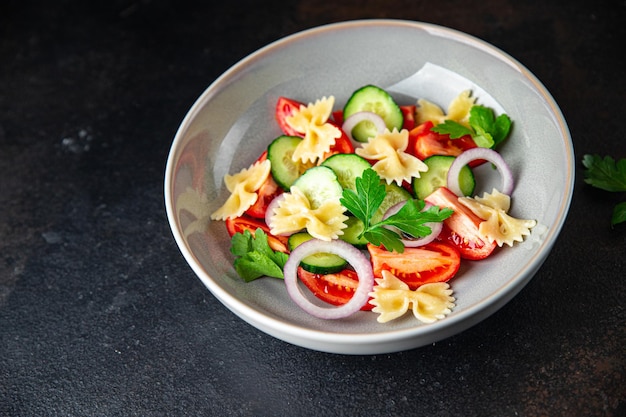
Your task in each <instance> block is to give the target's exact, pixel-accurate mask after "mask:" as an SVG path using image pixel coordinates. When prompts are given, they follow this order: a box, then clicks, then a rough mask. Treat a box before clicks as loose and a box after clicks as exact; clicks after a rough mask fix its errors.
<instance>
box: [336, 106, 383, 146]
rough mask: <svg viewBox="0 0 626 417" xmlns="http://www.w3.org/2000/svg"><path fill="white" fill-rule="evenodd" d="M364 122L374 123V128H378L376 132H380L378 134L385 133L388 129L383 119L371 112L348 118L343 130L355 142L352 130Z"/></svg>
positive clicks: (356, 114) (352, 115)
mask: <svg viewBox="0 0 626 417" xmlns="http://www.w3.org/2000/svg"><path fill="white" fill-rule="evenodd" d="M363 121H369V122H372V123H374V126H376V130H378V133H383V132H384V131H385V129H386V128H387V125H386V124H385V121H384V120H383V118H382V117H380V116H379V115H378V114H376V113H374V112H371V111H360V112H356V113H354V114H351V115H350V116H348V118H346V120H344V122H343V125H342V126H341V128H342V129H343V131H344V132H346V135H348V137H349V138H350V140H355V139H354V138H353V137H352V129H354V127H355V126H356V125H358V124H359V123H361V122H363Z"/></svg>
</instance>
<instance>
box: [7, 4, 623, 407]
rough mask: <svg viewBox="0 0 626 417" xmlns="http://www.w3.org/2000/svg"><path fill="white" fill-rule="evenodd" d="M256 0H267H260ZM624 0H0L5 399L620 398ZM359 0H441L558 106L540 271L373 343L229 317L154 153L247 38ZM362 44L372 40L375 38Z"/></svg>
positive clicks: (612, 401) (599, 403)
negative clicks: (306, 340) (548, 247)
mask: <svg viewBox="0 0 626 417" xmlns="http://www.w3.org/2000/svg"><path fill="white" fill-rule="evenodd" d="M261 3H263V5H262V6H260V4H261ZM625 11H626V6H625V2H624V1H623V0H620V1H602V0H597V1H544V0H541V1H534V0H533V1H528V2H518V1H513V0H509V1H490V0H485V1H482V2H475V3H472V2H464V1H450V2H432V1H431V2H427V1H419V0H415V1H408V0H406V1H400V0H389V1H370V0H359V1H356V0H344V1H342V2H336V3H330V2H328V3H326V2H309V1H291V2H289V1H273V0H272V1H265V2H260V1H256V0H254V1H252V0H248V1H230V2H219V3H215V4H214V3H210V2H186V1H176V2H168V1H150V0H137V1H131V0H113V1H108V2H87V1H57V2H44V1H40V2H33V1H28V0H20V1H15V0H8V1H3V2H2V3H1V4H0V172H1V175H2V176H1V178H0V415H9V416H131V415H133V416H151V415H155V416H166V415H167V416H175V415H194V416H195V415H211V416H226V415H233V416H344V415H345V416H356V415H362V416H411V415H415V416H418V415H419V416H624V415H626V388H625V387H626V358H625V347H624V346H625V342H626V324H625V321H626V313H625V311H624V299H625V297H626V281H625V280H626V276H625V275H626V274H625V272H626V268H625V262H624V260H625V259H626V227H624V225H621V226H619V227H615V228H611V226H610V224H609V220H610V216H611V211H612V208H613V206H614V205H615V204H616V203H617V202H618V201H620V200H624V195H623V194H622V195H619V194H609V193H606V192H603V191H600V190H596V189H593V188H591V187H590V186H588V185H586V184H585V183H584V181H583V177H582V164H581V163H580V161H581V159H582V156H583V155H584V154H586V153H598V154H601V155H612V156H614V157H616V158H623V157H626V138H625V135H624V132H625V129H624V114H626V106H625V105H624V102H625V100H626V90H625V88H624V87H625V82H624V66H623V55H624V51H625V50H624V45H625V41H626V36H625V29H624V28H625V26H626V25H625V24H624V21H625V19H626V13H625ZM357 18H401V19H409V20H419V21H425V22H430V23H436V24H440V25H443V26H448V27H451V28H454V29H458V30H461V31H464V32H467V33H469V34H471V35H474V36H477V37H479V38H481V39H483V40H485V41H487V42H490V43H492V44H494V45H495V46H497V47H499V48H501V49H502V50H504V51H505V52H507V53H509V54H511V55H512V56H514V57H515V58H516V59H518V60H519V61H520V62H521V63H522V64H524V65H525V66H527V67H528V68H529V69H530V70H531V71H532V72H533V73H534V74H535V75H536V76H537V77H538V78H539V79H540V80H541V81H542V82H543V83H544V84H545V86H546V87H547V88H548V90H549V91H550V92H551V93H552V95H553V96H554V97H555V99H556V101H557V102H558V103H559V105H560V106H561V109H562V111H563V113H564V115H565V117H566V119H567V121H568V124H569V127H570V130H571V134H572V138H573V142H574V146H575V152H576V158H577V166H576V169H577V177H576V183H575V188H574V197H573V201H572V205H571V210H570V214H569V216H568V219H567V221H566V223H565V226H564V228H563V231H562V233H561V235H560V237H559V240H558V242H557V244H556V246H555V248H554V250H553V252H552V253H551V254H550V256H549V258H548V259H547V260H546V262H545V264H544V265H543V267H542V268H541V270H540V271H539V272H538V273H537V275H536V276H535V278H534V279H533V280H532V281H531V282H530V283H529V284H528V285H527V286H526V287H525V288H524V289H523V290H522V292H521V293H520V294H519V295H518V296H517V297H515V298H514V299H513V300H512V301H511V302H510V303H508V304H507V305H506V306H505V307H504V308H502V309H501V310H500V311H498V312H497V313H496V314H494V315H493V316H491V317H489V318H488V319H486V320H484V321H483V322H481V323H480V324H478V325H476V326H474V327H472V328H470V329H469V330H467V331H465V332H463V333H461V334H458V335H456V336H453V337H450V338H448V339H446V340H443V341H440V342H437V343H435V344H433V345H429V346H426V347H423V348H419V349H415V350H411V351H406V352H400V353H394V354H385V355H375V356H344V355H333V354H327V353H320V352H315V351H309V350H306V349H303V348H300V347H297V346H293V345H290V344H287V343H284V342H282V341H280V340H277V339H274V338H272V337H270V336H268V335H266V334H264V333H262V332H260V331H258V330H257V329H255V328H253V327H251V326H250V325H248V324H246V323H245V322H243V321H241V320H240V319H238V318H236V317H235V316H234V315H233V314H232V313H231V312H230V311H229V310H227V309H226V308H225V307H224V306H222V305H221V304H220V303H219V302H218V301H217V300H216V299H215V298H214V297H213V296H212V295H211V293H210V292H209V291H208V290H207V289H206V288H205V287H204V286H203V285H202V283H201V282H200V280H199V279H197V278H196V276H195V275H194V273H193V272H192V271H191V269H190V268H189V267H188V265H187V264H186V263H185V261H184V259H183V257H182V255H181V253H180V251H179V250H178V248H177V247H176V245H175V242H174V239H173V237H172V235H171V232H170V229H169V227H168V224H167V219H166V215H165V209H164V202H163V177H164V169H165V161H166V158H167V154H168V151H169V147H170V144H171V141H172V139H173V136H174V133H175V131H176V129H177V127H178V125H179V123H180V122H181V120H182V118H183V117H184V115H185V113H186V111H187V110H188V109H189V107H190V106H191V104H192V103H193V102H194V101H195V99H196V98H197V97H198V96H199V95H200V94H201V93H202V91H203V90H204V89H205V88H206V87H207V86H208V85H209V84H210V83H211V82H213V81H214V80H215V79H216V77H218V76H219V75H220V74H221V73H222V72H224V71H225V70H226V69H228V68H229V67H230V66H231V65H233V64H235V63H236V62H237V61H238V60H240V59H241V58H243V57H245V56H246V55H248V54H249V53H251V52H253V51H255V50H256V49H258V48H260V47H262V46H264V45H266V44H267V43H269V42H272V41H274V40H277V39H279V38H281V37H283V36H285V35H289V34H292V33H295V32H298V31H300V30H303V29H307V28H311V27H314V26H318V25H322V24H326V23H330V22H337V21H342V20H351V19H357ZM374 53H375V52H374Z"/></svg>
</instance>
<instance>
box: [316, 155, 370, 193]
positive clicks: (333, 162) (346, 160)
mask: <svg viewBox="0 0 626 417" xmlns="http://www.w3.org/2000/svg"><path fill="white" fill-rule="evenodd" d="M322 166H327V167H329V168H330V169H332V170H333V171H334V172H335V174H336V175H337V179H338V180H339V184H341V186H342V187H343V188H348V189H350V190H353V191H354V190H356V185H355V184H356V179H357V178H358V177H360V176H361V175H363V171H365V170H366V169H368V168H371V167H372V165H370V163H369V162H367V160H366V159H365V158H363V157H361V156H359V155H357V154H355V153H338V154H335V155H333V156H331V157H329V158H328V159H326V160H325V161H324V162H322Z"/></svg>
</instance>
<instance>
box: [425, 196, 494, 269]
mask: <svg viewBox="0 0 626 417" xmlns="http://www.w3.org/2000/svg"><path fill="white" fill-rule="evenodd" d="M424 201H426V202H428V203H430V204H432V205H435V206H439V207H448V208H451V209H452V210H454V213H453V214H452V216H450V217H448V218H447V219H446V220H444V222H443V230H442V231H441V233H440V234H439V237H438V239H440V240H442V241H444V242H448V243H451V244H452V245H454V246H455V247H456V248H457V249H458V251H459V253H460V254H461V257H462V258H463V259H470V260H475V261H477V260H480V259H484V258H486V257H487V256H489V255H491V253H492V252H493V251H494V249H495V248H496V246H497V244H496V242H488V241H486V240H484V239H483V238H482V236H481V235H480V233H479V232H478V226H479V225H480V223H482V221H483V220H482V219H481V218H480V217H478V216H476V215H475V214H474V213H473V212H472V211H471V210H470V209H469V208H467V207H465V206H464V205H463V204H461V203H459V198H458V196H457V195H456V194H454V193H453V192H452V191H450V190H449V189H447V188H446V187H440V188H438V189H437V190H435V191H434V192H433V193H432V194H430V195H429V196H428V197H426V198H425V199H424Z"/></svg>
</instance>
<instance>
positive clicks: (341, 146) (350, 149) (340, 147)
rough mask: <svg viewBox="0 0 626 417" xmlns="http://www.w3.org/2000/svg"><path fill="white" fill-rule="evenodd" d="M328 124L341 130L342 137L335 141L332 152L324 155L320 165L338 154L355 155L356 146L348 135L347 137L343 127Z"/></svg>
mask: <svg viewBox="0 0 626 417" xmlns="http://www.w3.org/2000/svg"><path fill="white" fill-rule="evenodd" d="M328 123H330V124H332V125H333V126H335V127H337V128H339V130H340V131H341V136H340V137H338V138H337V139H335V144H334V145H333V146H331V147H330V150H329V151H328V152H326V153H325V154H324V156H323V157H322V158H321V159H320V162H319V163H322V162H323V161H324V160H325V159H328V158H330V157H331V156H333V155H335V154H338V153H354V145H352V142H351V141H350V138H349V137H348V135H346V133H345V132H344V131H343V129H341V127H340V126H339V125H337V124H336V123H334V122H331V121H329V122H328Z"/></svg>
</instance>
